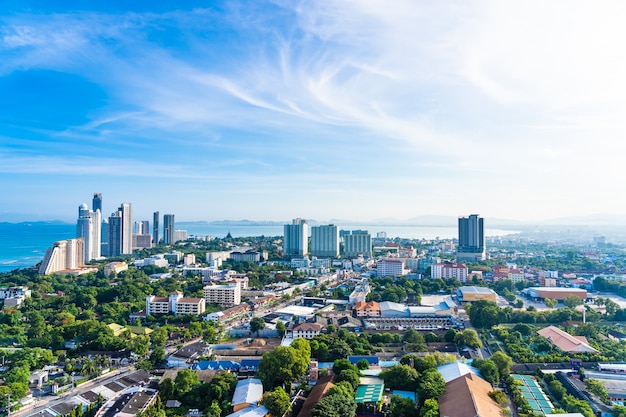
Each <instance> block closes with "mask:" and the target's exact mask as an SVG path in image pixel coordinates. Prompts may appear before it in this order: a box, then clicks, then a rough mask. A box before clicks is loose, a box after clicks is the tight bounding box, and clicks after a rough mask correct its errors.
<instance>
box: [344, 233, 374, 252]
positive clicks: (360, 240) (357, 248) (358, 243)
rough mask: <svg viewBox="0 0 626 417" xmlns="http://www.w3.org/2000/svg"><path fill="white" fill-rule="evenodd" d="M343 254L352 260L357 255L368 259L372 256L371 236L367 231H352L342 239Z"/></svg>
mask: <svg viewBox="0 0 626 417" xmlns="http://www.w3.org/2000/svg"><path fill="white" fill-rule="evenodd" d="M343 244H344V249H343V254H344V256H345V257H346V258H354V257H356V256H358V255H359V254H361V255H363V257H366V258H369V257H371V256H372V235H370V234H369V233H368V232H367V230H353V231H352V233H350V234H349V235H345V236H344V238H343Z"/></svg>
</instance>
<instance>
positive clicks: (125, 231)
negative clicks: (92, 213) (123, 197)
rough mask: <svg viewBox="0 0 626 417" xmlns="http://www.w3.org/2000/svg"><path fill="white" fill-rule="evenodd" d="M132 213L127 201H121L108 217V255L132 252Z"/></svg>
mask: <svg viewBox="0 0 626 417" xmlns="http://www.w3.org/2000/svg"><path fill="white" fill-rule="evenodd" d="M132 221H133V215H132V208H131V205H130V204H129V203H123V204H122V205H121V206H120V208H119V209H117V211H116V212H115V213H113V214H111V217H109V256H119V255H126V254H131V253H133V223H132Z"/></svg>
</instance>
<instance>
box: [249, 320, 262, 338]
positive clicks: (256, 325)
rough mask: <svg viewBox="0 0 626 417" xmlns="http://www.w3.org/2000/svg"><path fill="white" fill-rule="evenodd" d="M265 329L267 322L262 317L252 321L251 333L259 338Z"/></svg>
mask: <svg viewBox="0 0 626 417" xmlns="http://www.w3.org/2000/svg"><path fill="white" fill-rule="evenodd" d="M263 329H265V320H263V318H261V317H255V318H253V319H252V320H250V331H251V332H252V333H255V334H256V335H257V336H258V333H259V331H260V330H263Z"/></svg>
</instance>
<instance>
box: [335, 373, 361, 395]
mask: <svg viewBox="0 0 626 417" xmlns="http://www.w3.org/2000/svg"><path fill="white" fill-rule="evenodd" d="M335 380H336V381H337V382H343V381H346V382H349V383H350V385H352V388H353V389H354V390H356V388H357V387H358V386H359V382H361V378H359V374H358V372H355V371H354V370H353V369H344V370H343V371H341V372H339V375H337V377H336V378H335Z"/></svg>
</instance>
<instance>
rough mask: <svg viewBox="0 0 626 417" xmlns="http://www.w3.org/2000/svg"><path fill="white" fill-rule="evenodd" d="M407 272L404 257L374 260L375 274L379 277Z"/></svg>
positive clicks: (394, 275)
mask: <svg viewBox="0 0 626 417" xmlns="http://www.w3.org/2000/svg"><path fill="white" fill-rule="evenodd" d="M408 272H409V271H408V270H407V269H406V268H405V267H404V259H381V260H379V261H378V262H376V275H377V276H379V277H400V276H404V275H406V274H408Z"/></svg>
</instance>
